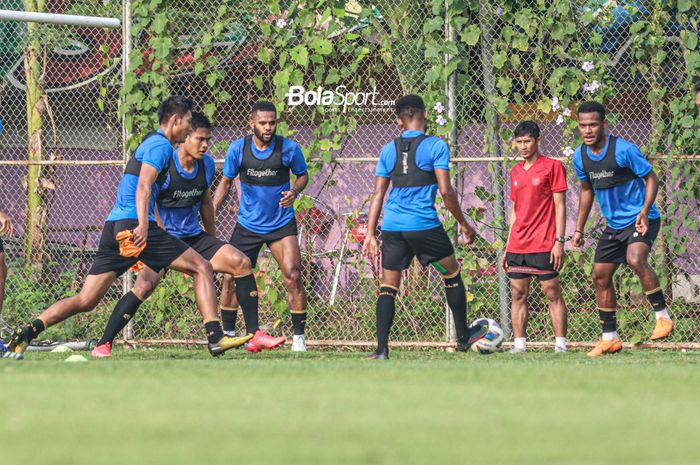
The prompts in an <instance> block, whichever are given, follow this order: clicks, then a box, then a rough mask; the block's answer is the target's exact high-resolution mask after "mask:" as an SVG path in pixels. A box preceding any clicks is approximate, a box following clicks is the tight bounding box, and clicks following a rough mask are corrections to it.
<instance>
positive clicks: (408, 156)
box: [389, 134, 437, 187]
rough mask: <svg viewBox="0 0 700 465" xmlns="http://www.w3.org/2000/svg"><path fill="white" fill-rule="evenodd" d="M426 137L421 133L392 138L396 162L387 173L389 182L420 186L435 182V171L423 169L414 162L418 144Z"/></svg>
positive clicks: (395, 185)
mask: <svg viewBox="0 0 700 465" xmlns="http://www.w3.org/2000/svg"><path fill="white" fill-rule="evenodd" d="M427 138H428V136H427V135H426V134H421V135H420V136H418V137H410V138H404V137H397V138H396V139H394V146H395V147H396V164H394V168H393V169H392V170H391V173H389V177H390V179H391V184H392V185H393V186H394V187H420V186H429V185H432V184H437V178H436V177H435V171H432V170H431V171H425V170H423V169H421V168H419V167H418V165H417V164H416V151H417V150H418V146H419V145H420V143H421V142H423V141H424V140H425V139H427Z"/></svg>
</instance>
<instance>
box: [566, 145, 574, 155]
mask: <svg viewBox="0 0 700 465" xmlns="http://www.w3.org/2000/svg"><path fill="white" fill-rule="evenodd" d="M573 154H574V149H572V148H571V147H569V146H568V145H567V146H566V148H565V149H564V156H565V157H567V158H568V157H570V156H571V155H573Z"/></svg>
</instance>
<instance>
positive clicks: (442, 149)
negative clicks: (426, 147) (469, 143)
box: [431, 139, 450, 170]
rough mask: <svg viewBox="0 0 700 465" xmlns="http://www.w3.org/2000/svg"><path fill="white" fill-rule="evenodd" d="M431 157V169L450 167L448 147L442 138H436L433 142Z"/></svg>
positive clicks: (447, 168) (446, 168)
mask: <svg viewBox="0 0 700 465" xmlns="http://www.w3.org/2000/svg"><path fill="white" fill-rule="evenodd" d="M431 157H432V159H433V169H442V170H449V169H450V147H449V146H448V145H447V142H445V141H444V140H442V139H438V140H437V142H435V143H434V144H433V149H432V151H431Z"/></svg>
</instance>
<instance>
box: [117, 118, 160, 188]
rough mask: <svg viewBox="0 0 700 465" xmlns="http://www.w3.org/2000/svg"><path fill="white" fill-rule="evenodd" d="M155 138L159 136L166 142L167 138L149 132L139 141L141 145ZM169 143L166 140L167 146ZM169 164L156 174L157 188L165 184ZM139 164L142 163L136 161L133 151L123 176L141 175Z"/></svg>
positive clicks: (156, 132) (154, 132) (158, 133)
mask: <svg viewBox="0 0 700 465" xmlns="http://www.w3.org/2000/svg"><path fill="white" fill-rule="evenodd" d="M155 136H161V137H163V138H165V140H168V138H167V137H165V134H162V133H160V132H158V131H153V132H149V133H148V134H146V137H144V138H143V140H142V141H141V144H143V143H144V142H146V139H149V138H151V137H155ZM169 143H170V141H169V140H168V144H169ZM141 144H139V146H141ZM170 163H171V162H170V161H168V164H167V165H166V166H164V167H163V169H162V170H161V171H160V173H158V177H157V178H156V184H158V185H159V186H162V185H163V183H164V182H165V179H166V178H167V177H168V167H169V165H170ZM141 164H142V163H141V162H140V161H138V160H137V159H136V151H135V150H134V153H133V154H131V158H129V161H128V162H127V164H126V168H125V169H124V174H133V175H134V176H136V177H138V176H139V174H141Z"/></svg>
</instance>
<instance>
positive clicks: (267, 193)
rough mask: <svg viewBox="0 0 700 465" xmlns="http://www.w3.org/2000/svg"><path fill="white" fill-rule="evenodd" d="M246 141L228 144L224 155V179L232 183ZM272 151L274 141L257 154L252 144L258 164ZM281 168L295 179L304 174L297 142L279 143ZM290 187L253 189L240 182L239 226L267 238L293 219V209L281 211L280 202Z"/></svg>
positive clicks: (252, 143)
mask: <svg viewBox="0 0 700 465" xmlns="http://www.w3.org/2000/svg"><path fill="white" fill-rule="evenodd" d="M244 139H245V138H243V137H242V138H240V139H238V140H235V141H233V142H232V143H231V146H230V147H229V148H228V152H226V160H225V161H224V171H223V175H224V177H226V178H229V179H233V178H235V177H236V176H238V172H239V170H240V168H241V164H242V162H243V144H244ZM274 148H275V139H274V138H273V140H272V143H271V144H270V145H269V146H268V147H267V148H266V149H265V150H258V148H257V147H256V146H255V142H253V141H251V150H252V151H253V156H254V157H255V158H257V159H259V160H265V159H267V158H270V156H272V152H273V151H274ZM282 165H283V166H285V167H287V168H289V169H290V170H291V171H292V173H293V174H294V175H295V176H300V175H302V174H304V173H306V171H307V169H308V168H307V166H306V161H305V160H304V154H303V153H302V152H301V147H300V146H299V144H297V143H296V142H294V141H292V140H290V139H287V138H286V137H285V138H283V139H282ZM289 188H290V185H289V183H285V184H282V185H280V186H254V185H250V184H245V183H243V182H241V205H240V207H239V209H238V222H239V223H240V224H241V225H242V226H243V227H245V228H246V229H248V230H250V231H253V232H255V233H258V234H267V233H270V232H272V231H275V230H277V229H279V228H281V227H282V226H284V225H286V224H287V223H289V222H290V221H291V220H293V219H294V208H293V207H290V208H282V207H280V206H279V201H280V200H281V199H282V192H284V191H288V190H289Z"/></svg>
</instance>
